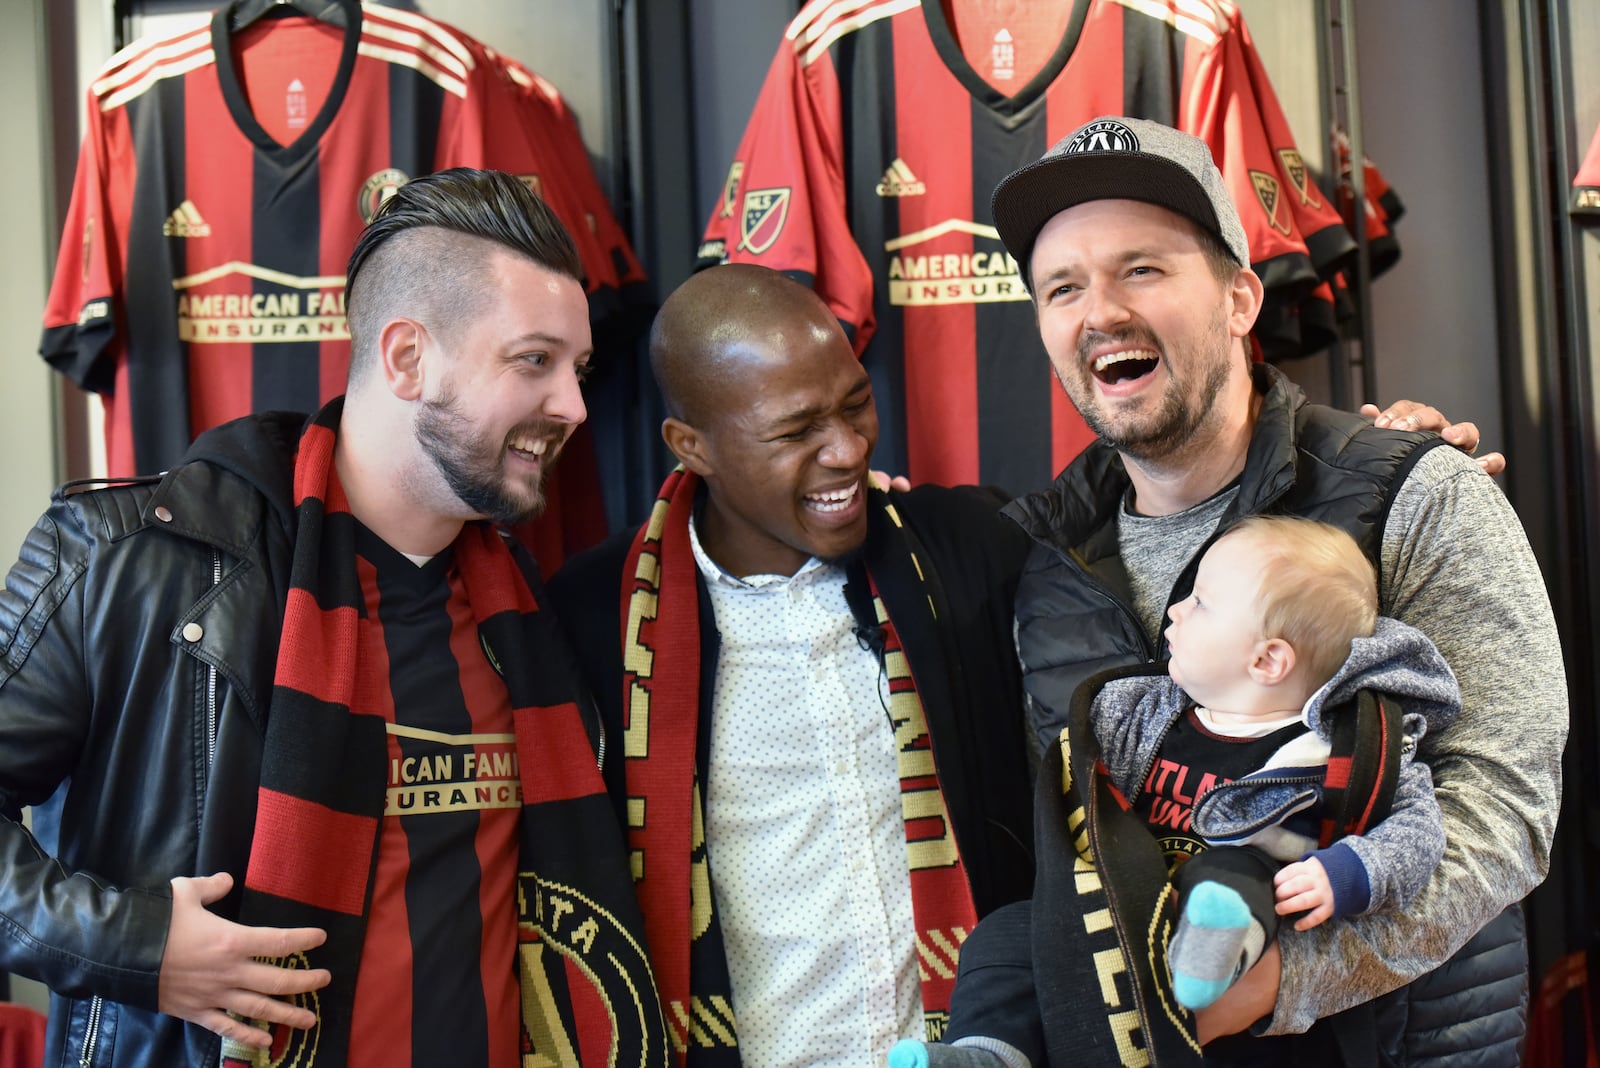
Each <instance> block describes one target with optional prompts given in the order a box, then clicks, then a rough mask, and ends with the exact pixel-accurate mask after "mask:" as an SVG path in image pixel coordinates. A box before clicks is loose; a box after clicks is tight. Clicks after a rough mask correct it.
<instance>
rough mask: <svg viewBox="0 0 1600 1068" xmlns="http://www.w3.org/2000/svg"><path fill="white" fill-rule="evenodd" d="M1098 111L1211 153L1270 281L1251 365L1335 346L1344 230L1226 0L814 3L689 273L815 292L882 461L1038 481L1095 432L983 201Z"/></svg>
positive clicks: (988, 478) (937, 478)
mask: <svg viewBox="0 0 1600 1068" xmlns="http://www.w3.org/2000/svg"><path fill="white" fill-rule="evenodd" d="M1101 114H1110V115H1130V116H1135V117H1142V118H1151V119H1155V120H1157V121H1160V122H1164V123H1167V124H1169V125H1172V126H1175V127H1177V128H1179V129H1182V130H1186V131H1188V132H1190V133H1193V134H1195V135H1197V136H1199V137H1201V138H1202V139H1204V140H1205V141H1206V142H1207V144H1209V145H1210V147H1211V149H1212V152H1213V154H1214V155H1215V157H1216V159H1217V162H1218V164H1219V166H1220V167H1221V170H1222V172H1223V174H1224V176H1225V178H1226V180H1227V182H1228V184H1229V188H1230V189H1231V191H1232V192H1233V196H1234V200H1235V201H1236V203H1237V204H1238V206H1239V209H1240V214H1241V216H1242V220H1243V223H1244V226H1245V229H1246V232H1247V234H1248V236H1249V240H1250V249H1251V260H1252V266H1253V267H1254V268H1255V270H1256V272H1257V273H1258V274H1259V275H1260V276H1261V278H1262V281H1263V282H1264V284H1265V286H1266V288H1267V298H1266V307H1265V308H1264V309H1263V313H1262V316H1261V320H1260V325H1259V327H1258V330H1257V333H1256V341H1257V344H1258V346H1259V349H1260V351H1261V353H1262V354H1263V355H1264V356H1265V357H1266V358H1268V359H1276V358H1279V357H1283V356H1290V355H1298V354H1301V353H1304V352H1307V351H1315V350H1316V349H1317V348H1320V347H1322V346H1324V345H1326V344H1328V343H1329V342H1331V340H1332V338H1333V332H1332V330H1331V328H1330V326H1328V325H1326V324H1331V322H1332V312H1331V309H1332V291H1331V289H1327V290H1325V291H1324V292H1323V293H1321V294H1318V293H1317V292H1316V290H1317V289H1318V287H1319V286H1323V285H1324V284H1325V283H1326V282H1327V281H1328V280H1329V279H1330V278H1332V277H1333V275H1334V274H1335V273H1336V271H1337V270H1338V268H1339V267H1340V266H1342V265H1344V264H1345V263H1346V262H1348V260H1349V257H1350V256H1351V255H1352V254H1353V252H1354V250H1355V247H1356V246H1355V242H1354V240H1353V239H1352V238H1351V236H1350V233H1349V232H1348V230H1347V229H1346V228H1345V226H1344V224H1343V222H1342V221H1341V219H1340V217H1339V214H1338V211H1337V210H1336V208H1335V206H1334V205H1333V204H1331V203H1330V201H1329V198H1328V197H1327V196H1325V195H1324V194H1323V193H1322V192H1321V190H1320V189H1318V187H1317V185H1316V183H1315V182H1314V180H1313V178H1312V175H1311V174H1310V173H1309V171H1308V168H1307V167H1306V165H1305V163H1304V161H1303V159H1302V157H1301V155H1300V152H1299V150H1298V149H1297V148H1296V146H1295V144H1294V141H1293V138H1292V136H1291V135H1290V133H1289V129H1288V124H1287V122H1286V121H1285V120H1284V117H1283V113H1282V109H1281V107H1280V106H1279V104H1278V102H1277V99H1276V97H1275V95H1274V94H1273V93H1272V90H1271V86H1270V84H1268V83H1267V81H1266V76H1265V69H1264V67H1263V66H1262V64H1261V62H1260V59H1259V57H1258V56H1257V55H1256V53H1255V48H1254V45H1253V43H1252V42H1251V40H1250V37H1249V33H1248V30H1247V29H1246V27H1245V25H1244V22H1243V19H1242V17H1241V15H1240V14H1239V12H1238V10H1237V8H1235V7H1234V6H1233V5H1232V4H1224V3H1217V2H1210V0H1169V2H1133V0H1057V2H1054V3H1048V4H1030V5H1026V6H1021V5H1019V6H1017V7H1015V8H1012V9H1011V10H1009V11H1007V12H997V11H996V10H995V9H994V8H993V7H992V6H991V5H980V4H976V3H970V2H967V0H920V2H916V0H847V2H844V3H835V2H821V0H818V2H813V3H810V4H808V5H807V6H806V7H805V8H804V10H802V11H801V13H800V14H799V15H798V16H797V17H796V18H795V20H794V21H793V22H792V23H791V24H790V25H789V28H788V30H787V33H786V35H785V39H784V41H783V42H782V44H781V45H780V47H779V49H778V54H777V57H776V59H775V60H774V61H773V64H772V66H771V68H770V69H769V71H768V74H767V78H766V82H765V84H764V86H763V88H762V90H761V94H760V97H759V99H758V100H757V102H756V105H755V109H754V113H753V115H752V117H751V119H750V122H749V124H748V126H747V127H746V129H745V132H744V136H743V139H742V141H741V143H740V146H739V148H738V151H737V153H736V157H735V159H734V161H733V163H732V165H731V166H730V168H729V171H728V174H727V179H726V182H725V184H724V187H723V191H722V196H721V200H720V203H718V204H717V205H716V206H715V208H714V209H713V211H712V214H711V218H710V221H709V222H708V224H707V226H706V230H705V235H704V239H703V243H702V246H701V249H700V253H699V259H700V262H701V265H702V266H704V265H710V264H712V263H717V262H723V261H735V262H752V263H760V264H764V265H766V266H769V267H773V268H776V269H779V270H783V271H785V272H787V273H789V274H791V275H793V276H795V277H798V278H800V279H802V280H803V281H805V282H807V283H808V284H810V285H812V286H813V287H814V288H815V289H816V290H817V291H818V293H819V294H821V295H822V296H823V298H824V299H825V300H827V301H828V304H829V306H830V307H832V308H833V310H834V312H835V314H837V315H838V317H839V319H840V321H841V323H843V324H844V326H845V328H846V330H847V331H849V332H851V334H852V339H853V341H854V343H855V345H856V349H857V351H858V353H860V354H861V356H862V360H863V362H864V363H865V364H866V365H867V367H868V369H869V371H870V372H871V374H872V376H873V388H874V392H875V394H876V397H877V402H878V412H879V419H880V424H881V432H880V438H879V445H878V451H877V456H876V459H875V463H876V465H877V466H879V467H884V468H887V469H890V470H895V471H904V472H907V473H908V474H909V475H910V476H911V478H912V479H913V480H914V481H933V482H944V483H962V482H983V483H988V484H993V485H998V486H1001V487H1004V488H1007V489H1010V490H1013V491H1023V490H1026V489H1029V488H1030V487H1034V486H1040V485H1043V484H1045V482H1046V481H1048V479H1049V478H1050V477H1051V476H1052V475H1053V474H1054V473H1055V472H1056V471H1058V470H1060V469H1061V468H1062V467H1063V466H1064V465H1065V464H1066V463H1067V461H1068V460H1070V459H1071V458H1072V457H1073V456H1074V455H1076V454H1077V452H1078V451H1079V450H1080V449H1081V448H1082V447H1083V446H1084V445H1085V444H1086V443H1087V442H1088V441H1090V440H1092V437H1093V435H1092V433H1091V432H1090V431H1089V430H1088V428H1087V427H1085V426H1084V425H1083V423H1082V421H1081V419H1080V418H1079V417H1078V415H1077V413H1076V411H1075V410H1074V409H1073V408H1072V405H1071V403H1070V402H1069V401H1068V400H1067V398H1066V397H1065V396H1064V395H1063V393H1062V391H1060V390H1059V389H1057V388H1055V386H1054V385H1053V384H1052V383H1051V382H1050V380H1049V362H1048V360H1047V358H1046V356H1045V353H1044V350H1043V347H1042V344H1041V342H1040V340H1039V335H1038V331H1037V328H1036V326H1035V325H1034V321H1033V310H1032V307H1031V306H1030V301H1029V297H1028V294H1027V292H1026V290H1025V289H1024V287H1023V284H1022V280H1021V278H1020V276H1019V274H1018V271H1017V264H1016V263H1015V262H1014V261H1012V260H1011V259H1010V257H1009V256H1008V255H1007V254H1006V251H1005V249H1004V248H1003V247H1002V246H1001V243H1000V240H999V237H998V235H997V233H996V232H995V230H994V228H993V226H992V225H991V222H990V220H991V215H990V208H989V197H990V194H991V193H992V191H993V189H994V187H995V186H996V184H997V183H998V182H999V180H1000V179H1001V178H1003V177H1004V176H1005V175H1006V174H1008V173H1010V172H1011V171H1012V170H1015V169H1016V168H1017V167H1020V166H1022V165H1024V164H1026V163H1031V162H1033V161H1034V160H1036V159H1038V158H1039V157H1040V156H1042V155H1043V154H1044V152H1045V151H1046V149H1048V148H1049V147H1050V146H1051V145H1052V144H1054V143H1055V142H1056V141H1058V140H1059V139H1060V138H1061V137H1063V136H1065V135H1066V134H1067V133H1069V132H1070V131H1072V130H1073V129H1075V128H1076V127H1078V126H1079V125H1081V124H1082V123H1084V122H1087V121H1088V120H1090V119H1092V118H1094V117H1095V116H1096V115H1101ZM1318 300H1320V301H1321V302H1322V304H1323V305H1324V306H1325V307H1326V309H1327V310H1326V311H1325V312H1324V311H1321V310H1317V309H1316V304H1315V302H1316V301H1318ZM1308 302H1309V303H1308ZM1306 309H1312V310H1310V311H1307V310H1306Z"/></svg>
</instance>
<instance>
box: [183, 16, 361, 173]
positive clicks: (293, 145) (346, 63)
mask: <svg viewBox="0 0 1600 1068" xmlns="http://www.w3.org/2000/svg"><path fill="white" fill-rule="evenodd" d="M233 6H234V5H233V4H225V5H223V6H222V7H219V8H218V9H217V13H216V14H215V15H213V16H212V19H211V48H212V50H213V51H214V52H215V53H216V57H217V81H218V83H219V84H220V86H221V88H222V99H223V101H224V102H225V103H226V104H227V105H228V113H229V114H230V115H232V116H233V121H234V124H235V125H237V126H238V127H239V131H240V132H241V133H243V134H244V135H245V136H246V137H247V138H249V139H250V142H251V143H252V144H254V145H255V146H256V147H257V148H258V149H260V150H261V151H262V152H264V153H266V154H268V155H270V156H273V157H275V158H278V159H285V160H290V159H298V158H299V157H301V156H304V155H305V154H306V153H307V152H310V151H313V150H314V149H315V148H316V145H317V142H319V141H321V140H322V135H323V133H324V132H326V131H327V129H328V125H329V124H330V123H332V122H333V117H334V116H335V115H337V114H338V113H339V108H340V107H341V106H342V105H343V104H344V98H345V93H346V92H347V91H348V90H349V88H350V75H351V72H353V71H354V70H355V65H356V46H357V45H358V44H360V42H361V18H362V15H361V5H360V4H357V3H350V4H346V5H345V9H346V11H345V13H346V18H345V26H344V45H343V48H342V49H341V51H340V53H339V69H338V71H337V72H336V73H335V74H334V76H333V84H332V85H330V86H329V87H328V95H327V96H326V97H325V98H323V101H322V107H321V108H320V109H319V110H318V111H317V117H316V118H315V119H313V120H312V121H311V123H310V124H309V125H308V126H307V127H306V128H305V129H304V130H303V131H301V133H300V136H299V137H297V138H295V139H294V140H293V141H291V142H290V143H289V144H287V145H282V144H279V143H278V142H277V141H276V140H274V139H273V137H272V135H271V134H269V133H267V131H266V129H265V128H264V127H263V126H262V125H261V123H260V121H258V120H257V119H256V116H255V113H254V112H253V111H251V110H250V100H249V97H247V96H246V95H245V91H244V80H243V79H242V78H241V77H240V75H239V57H238V56H236V55H234V54H233V31H232V30H231V29H230V28H229V26H228V20H229V18H230V13H231V11H232V9H233Z"/></svg>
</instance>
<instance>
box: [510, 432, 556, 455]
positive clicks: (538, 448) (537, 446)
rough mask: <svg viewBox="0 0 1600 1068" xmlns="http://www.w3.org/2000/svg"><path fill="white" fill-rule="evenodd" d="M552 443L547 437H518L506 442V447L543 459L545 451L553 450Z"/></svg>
mask: <svg viewBox="0 0 1600 1068" xmlns="http://www.w3.org/2000/svg"><path fill="white" fill-rule="evenodd" d="M552 445H553V442H552V441H551V439H549V438H546V437H523V438H516V439H514V440H512V441H508V442H507V443H506V447H507V448H508V449H510V450H511V451H512V452H516V453H521V454H522V455H524V456H532V457H535V458H536V459H543V457H544V454H545V453H547V452H553V451H554V449H553V448H552Z"/></svg>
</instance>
